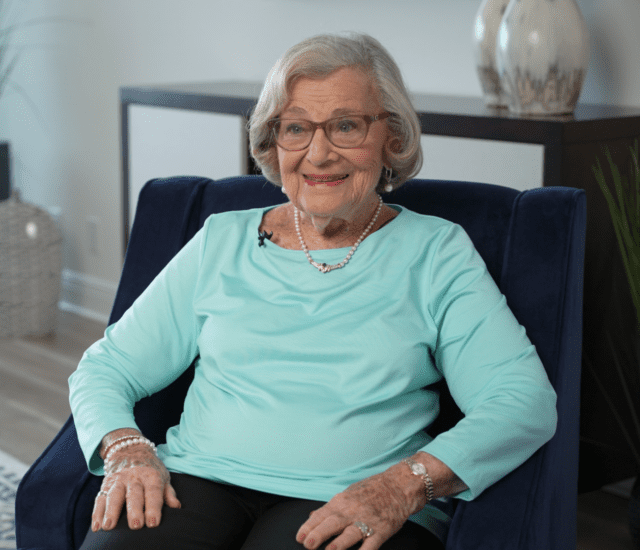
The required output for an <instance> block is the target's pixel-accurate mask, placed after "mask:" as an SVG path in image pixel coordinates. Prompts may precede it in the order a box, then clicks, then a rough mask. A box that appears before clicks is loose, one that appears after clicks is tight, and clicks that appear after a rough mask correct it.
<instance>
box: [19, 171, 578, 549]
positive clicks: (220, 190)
mask: <svg viewBox="0 0 640 550" xmlns="http://www.w3.org/2000/svg"><path fill="white" fill-rule="evenodd" d="M384 199H385V201H387V202H391V203H396V204H401V205H403V206H406V207H407V208H409V209H411V210H414V211H416V212H420V213H425V214H431V215H435V216H439V217H442V218H447V219H449V220H451V221H453V222H455V223H458V224H460V225H461V226H463V227H464V228H465V230H466V231H467V233H468V234H469V236H470V237H471V239H472V240H473V242H474V244H475V246H476V248H477V249H478V251H479V252H480V254H481V255H482V256H483V258H484V260H485V262H486V263H487V266H488V268H489V271H490V273H491V275H492V276H493V278H494V279H495V281H496V282H497V284H498V286H499V287H500V289H501V290H502V292H503V293H504V294H505V296H506V297H507V301H508V303H509V306H510V307H511V309H512V311H513V312H514V314H515V315H516V317H517V318H518V320H519V321H520V323H522V324H523V325H524V326H525V327H526V329H527V332H528V335H529V337H530V339H531V341H532V342H533V343H534V344H535V346H536V348H537V350H538V353H539V355H540V357H541V359H542V362H543V363H544V365H545V368H546V370H547V372H548V375H549V378H550V380H551V383H552V384H553V386H554V388H555V390H556V392H557V394H558V414H559V422H558V428H557V433H556V434H555V436H554V437H553V439H552V440H551V441H549V442H548V443H547V444H546V445H544V446H543V447H542V448H541V449H540V450H539V451H538V452H536V453H535V454H534V455H533V456H532V457H531V458H530V459H529V460H528V461H527V462H525V463H524V464H523V465H522V466H520V467H519V468H517V469H516V470H515V471H513V472H512V473H511V474H509V475H507V476H506V477H505V478H503V479H502V480H500V481H499V482H498V483H496V484H495V485H493V486H492V487H490V488H489V489H488V490H486V491H485V492H484V493H482V494H481V495H480V496H479V497H478V498H477V499H475V500H474V501H472V502H460V503H459V504H458V506H457V509H456V513H455V516H454V518H453V524H452V526H451V532H450V536H449V539H448V541H447V549H448V550H471V549H496V550H497V549H504V550H507V549H508V550H525V549H527V550H541V549H544V550H567V549H574V548H575V547H576V502H577V476H578V428H579V403H580V399H579V397H580V370H581V369H580V365H581V345H582V279H583V258H584V244H585V243H584V240H585V225H586V199H585V193H584V191H582V190H578V189H569V188H560V187H550V188H541V189H534V190H530V191H523V192H518V191H515V190H513V189H510V188H506V187H499V186H494V185H487V184H477V183H462V182H448V181H427V180H413V181H410V182H408V183H407V184H405V186H403V187H401V188H400V189H397V190H396V191H394V192H393V193H391V194H388V195H385V197H384ZM284 200H286V197H285V196H284V195H283V194H282V193H281V192H280V190H279V189H278V188H276V187H274V186H272V185H271V184H269V183H268V182H267V181H266V180H265V179H264V178H262V177H260V176H241V177H236V178H228V179H224V180H218V181H212V180H209V179H206V178H197V177H177V178H170V179H164V180H152V181H150V182H149V183H147V184H146V186H145V187H144V188H143V190H142V192H141V193H140V199H139V202H138V208H137V212H136V217H135V222H134V224H133V228H132V232H131V238H130V241H129V247H128V250H127V254H126V259H125V263H124V268H123V271H122V277H121V280H120V285H119V288H118V292H117V296H116V300H115V304H114V306H113V311H112V313H111V318H110V322H111V323H113V322H115V321H117V320H118V319H119V318H120V317H121V315H122V314H123V313H124V311H125V310H126V309H127V308H128V307H129V306H130V305H131V304H132V302H133V301H134V300H135V299H136V297H137V296H138V295H139V294H140V293H141V292H142V291H143V290H144V288H146V286H147V285H148V284H149V283H150V282H151V280H152V279H153V278H154V277H155V275H156V274H157V273H158V272H159V271H160V270H161V269H162V268H163V267H164V266H165V265H166V264H167V262H168V261H169V260H170V259H171V258H172V257H173V256H174V255H175V254H176V252H178V250H180V248H181V247H182V246H183V245H184V244H185V243H186V242H187V241H188V240H189V239H190V238H191V237H192V236H193V235H194V233H195V232H196V231H197V230H198V229H199V228H200V227H201V226H202V224H203V222H204V220H205V219H206V218H207V216H209V215H210V214H212V213H214V212H221V211H226V210H239V209H245V208H251V207H264V206H269V205H273V204H277V203H280V202H283V201H284ZM192 379H193V366H192V368H190V369H189V370H188V371H187V372H186V373H185V374H184V375H183V376H182V377H181V378H180V379H178V380H177V381H176V382H174V383H173V384H172V385H171V386H169V387H168V388H166V389H164V390H162V391H160V392H158V393H157V394H154V395H152V396H150V397H148V398H146V399H143V400H141V401H140V402H138V403H137V404H136V407H135V411H134V412H135V416H136V420H137V422H138V425H139V426H140V428H141V430H142V431H143V433H144V434H145V435H146V436H147V437H149V438H150V439H152V440H153V441H155V442H156V443H163V442H164V441H165V434H166V431H167V429H168V428H169V427H170V426H172V425H174V424H177V423H178V421H179V417H180V414H181V412H182V402H183V400H184V396H185V394H186V390H187V388H188V386H189V384H190V382H191V380H192ZM440 389H441V399H442V402H443V406H442V409H443V412H442V414H441V416H440V418H439V419H438V423H437V426H433V427H432V428H431V430H433V431H438V430H443V429H446V428H447V427H449V426H452V425H453V424H454V423H455V422H456V421H457V420H458V419H459V418H460V412H459V410H458V409H457V407H456V406H455V403H454V402H453V400H452V399H451V397H450V395H449V394H448V392H447V390H446V386H444V385H442V387H441V388H440ZM100 483H101V478H99V477H96V476H93V475H91V474H90V473H89V472H88V471H87V467H86V464H85V462H84V458H83V456H82V453H81V451H80V447H79V445H78V439H77V435H76V430H75V427H74V423H73V417H70V418H69V419H68V421H67V422H66V424H65V425H64V426H63V428H62V429H61V430H60V433H59V434H58V435H57V436H56V438H55V439H54V440H53V442H52V443H51V444H50V445H49V446H48V447H47V449H46V450H45V451H44V453H43V454H42V456H41V457H40V458H39V459H38V460H36V462H35V463H34V464H33V465H32V466H31V468H30V469H29V471H28V472H27V474H26V475H25V476H24V478H23V480H22V483H21V484H20V487H19V489H18V494H17V499H16V535H17V542H18V548H20V549H22V550H45V549H46V550H63V549H76V548H78V547H79V546H80V544H81V543H82V541H83V539H84V536H85V534H86V532H87V530H88V529H89V523H90V517H91V512H92V508H93V500H94V498H95V495H96V494H97V492H98V490H99V487H100Z"/></svg>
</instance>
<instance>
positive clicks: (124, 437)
mask: <svg viewBox="0 0 640 550" xmlns="http://www.w3.org/2000/svg"><path fill="white" fill-rule="evenodd" d="M136 437H141V436H140V435H139V434H134V435H123V436H122V437H119V438H118V439H114V440H113V441H112V442H111V443H109V445H107V447H106V449H105V450H104V453H103V454H104V456H105V457H106V456H107V455H108V454H109V450H110V449H111V447H113V446H114V445H115V444H116V443H118V442H120V441H124V440H125V439H134V438H136Z"/></svg>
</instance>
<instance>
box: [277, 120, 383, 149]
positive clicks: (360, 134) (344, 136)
mask: <svg viewBox="0 0 640 550" xmlns="http://www.w3.org/2000/svg"><path fill="white" fill-rule="evenodd" d="M390 116H393V113H386V112H385V113H380V114H379V115H375V116H369V115H346V116H339V117H336V118H330V119H329V120H325V121H324V122H311V121H310V120H304V119H297V118H274V119H272V120H270V121H269V122H268V123H267V124H268V126H269V128H270V129H271V131H272V133H273V138H274V139H275V141H276V143H277V144H278V145H279V146H280V147H282V148H283V149H285V150H286V151H300V150H301V149H305V148H306V147H308V146H309V144H310V143H311V140H312V139H313V136H314V134H315V133H316V130H317V129H318V128H322V130H323V131H324V133H325V135H326V136H327V139H328V140H329V141H330V142H331V143H332V144H333V145H335V146H336V147H339V148H340V149H352V148H354V147H359V146H360V145H362V144H363V143H364V140H365V139H367V134H368V133H369V126H370V125H371V123H372V122H375V121H376V120H384V119H385V118H387V117H390Z"/></svg>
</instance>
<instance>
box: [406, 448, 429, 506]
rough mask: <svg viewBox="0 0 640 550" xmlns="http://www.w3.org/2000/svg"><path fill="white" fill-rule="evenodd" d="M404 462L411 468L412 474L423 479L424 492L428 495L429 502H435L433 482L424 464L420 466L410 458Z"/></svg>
mask: <svg viewBox="0 0 640 550" xmlns="http://www.w3.org/2000/svg"><path fill="white" fill-rule="evenodd" d="M402 462H404V463H405V464H407V465H408V466H409V468H411V473H412V474H413V475H414V476H420V477H421V478H422V481H424V492H425V494H426V495H427V502H431V501H432V500H433V480H432V479H431V476H430V475H429V473H428V472H427V469H426V468H425V467H424V464H420V463H419V462H416V461H415V460H411V459H410V458H405V459H404V460H403V461H402Z"/></svg>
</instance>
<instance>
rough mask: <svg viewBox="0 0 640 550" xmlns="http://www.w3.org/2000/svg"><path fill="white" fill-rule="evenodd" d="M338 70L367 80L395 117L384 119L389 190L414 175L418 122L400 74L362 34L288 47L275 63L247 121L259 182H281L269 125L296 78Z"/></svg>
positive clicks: (418, 151)
mask: <svg viewBox="0 0 640 550" xmlns="http://www.w3.org/2000/svg"><path fill="white" fill-rule="evenodd" d="M343 67H353V68H357V69H360V70H362V71H363V72H364V73H365V74H367V75H369V76H370V77H371V79H372V82H373V85H374V87H375V89H376V90H377V92H378V99H379V101H380V105H381V107H382V109H383V110H384V111H388V112H390V113H393V114H394V115H395V116H392V117H389V118H387V119H386V123H387V125H388V127H389V129H390V131H391V134H392V136H393V137H392V139H391V143H392V146H391V147H390V148H389V150H388V154H387V159H388V161H389V163H390V165H391V169H392V183H393V186H394V188H397V187H399V186H400V185H402V184H403V183H404V182H405V181H407V180H408V179H409V178H412V177H414V176H415V175H416V174H417V173H418V172H419V171H420V168H421V167H422V148H421V146H420V134H421V131H420V121H419V120H418V116H417V114H416V112H415V110H414V108H413V106H412V105H411V100H410V99H409V94H408V93H407V90H406V88H405V85H404V82H403V80H402V75H401V74H400V69H399V68H398V66H397V65H396V63H395V61H394V60H393V58H392V57H391V55H390V54H389V52H388V51H387V50H386V49H385V48H384V47H383V46H382V44H380V42H378V41H377V40H376V39H375V38H372V37H371V36H369V35H367V34H356V33H354V34H350V35H346V36H341V35H333V34H322V35H318V36H313V37H311V38H307V39H306V40H303V41H302V42H300V43H299V44H296V45H295V46H293V47H291V48H289V50H287V51H286V52H285V54H284V55H283V56H282V57H281V58H280V59H279V60H278V61H277V62H276V64H275V65H274V66H273V68H272V69H271V71H270V72H269V75H268V76H267V79H266V81H265V83H264V86H263V88H262V92H261V93H260V98H259V99H258V103H257V105H256V107H255V109H254V111H253V113H252V114H251V118H250V120H249V143H250V150H251V155H252V156H253V158H254V160H255V162H256V164H257V166H258V167H259V168H260V169H261V170H262V173H263V174H264V175H265V177H266V178H267V179H268V180H269V181H271V182H272V183H274V184H275V185H278V186H282V180H281V178H280V169H279V166H278V155H277V151H276V145H275V142H274V141H273V140H272V136H271V133H270V129H269V126H268V123H269V121H270V120H271V119H273V118H275V117H277V116H278V115H279V114H280V112H281V111H282V110H283V109H284V108H285V106H286V105H287V103H288V102H289V94H290V92H291V89H292V86H293V84H294V83H295V82H296V80H297V79H299V78H301V77H307V78H324V77H326V76H328V75H330V74H331V73H333V72H334V71H337V70H338V69H341V68H343ZM386 183H387V182H386V180H384V178H383V177H382V176H381V178H380V182H379V183H378V191H382V190H383V188H384V186H385V185H386Z"/></svg>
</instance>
